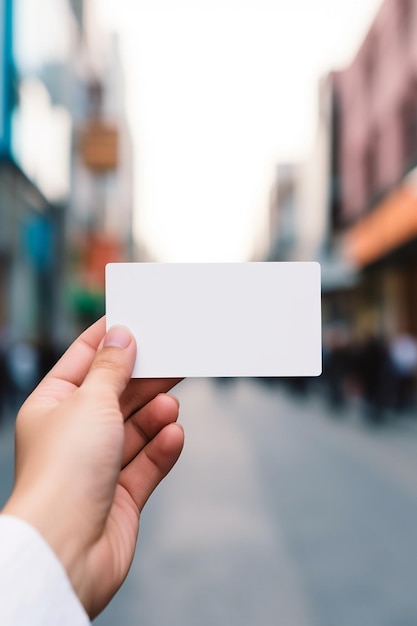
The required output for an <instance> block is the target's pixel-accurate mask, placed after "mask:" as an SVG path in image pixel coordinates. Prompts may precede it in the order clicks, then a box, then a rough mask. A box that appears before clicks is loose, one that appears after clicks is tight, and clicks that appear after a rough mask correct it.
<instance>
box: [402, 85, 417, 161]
mask: <svg viewBox="0 0 417 626" xmlns="http://www.w3.org/2000/svg"><path fill="white" fill-rule="evenodd" d="M400 115H401V119H400V124H401V130H402V144H403V159H404V169H408V168H409V167H410V166H411V165H414V164H415V162H416V161H417V90H414V94H413V96H411V97H409V98H407V100H406V101H405V103H404V105H403V107H402V109H401V113H400Z"/></svg>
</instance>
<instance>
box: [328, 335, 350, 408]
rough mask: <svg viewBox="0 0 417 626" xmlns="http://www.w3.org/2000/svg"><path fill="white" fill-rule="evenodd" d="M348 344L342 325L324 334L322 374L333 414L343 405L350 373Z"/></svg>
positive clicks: (347, 336)
mask: <svg viewBox="0 0 417 626" xmlns="http://www.w3.org/2000/svg"><path fill="white" fill-rule="evenodd" d="M349 347H350V343H349V333H348V329H347V327H346V326H345V325H344V324H334V325H332V326H330V327H329V328H328V329H327V330H326V332H325V334H324V349H323V373H324V378H325V381H326V387H327V398H328V402H329V405H330V407H331V409H333V412H334V413H333V414H337V413H338V412H339V411H340V410H341V409H342V408H343V407H344V405H345V400H346V396H345V386H346V381H347V378H348V375H349V372H350V350H349Z"/></svg>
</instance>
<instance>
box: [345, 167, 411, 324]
mask: <svg viewBox="0 0 417 626" xmlns="http://www.w3.org/2000/svg"><path fill="white" fill-rule="evenodd" d="M343 257H344V258H345V259H348V260H349V261H350V262H352V263H354V264H355V265H356V266H357V267H358V268H359V270H360V275H361V280H360V284H359V286H358V288H357V289H356V290H355V296H354V297H355V318H356V319H355V326H356V327H359V328H361V327H365V328H366V330H375V331H379V332H382V333H384V334H386V335H390V334H392V333H397V332H400V331H404V330H407V331H408V332H410V333H411V334H413V335H415V336H417V187H416V185H415V183H414V178H413V176H409V177H407V179H406V180H405V181H404V183H403V184H402V185H401V186H399V187H398V188H397V189H396V190H395V191H393V192H392V193H390V194H389V195H388V196H387V197H386V198H385V199H384V200H383V201H382V202H381V204H380V205H379V206H377V207H376V208H375V209H374V210H373V211H372V213H371V214H369V215H368V216H366V217H364V218H363V219H361V220H360V221H359V222H358V223H357V224H355V225H354V226H353V227H352V228H351V229H350V230H349V231H348V232H347V233H346V234H345V235H344V239H343Z"/></svg>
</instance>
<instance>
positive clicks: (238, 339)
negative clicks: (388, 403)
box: [106, 263, 322, 378]
mask: <svg viewBox="0 0 417 626" xmlns="http://www.w3.org/2000/svg"><path fill="white" fill-rule="evenodd" d="M106 324H107V328H110V327H111V326H113V325H115V324H124V325H125V326H127V327H128V328H129V329H130V330H131V331H132V333H133V334H134V336H135V338H136V341H137V350H138V352H137V359H136V364H135V368H134V371H133V374H132V376H133V377H136V378H165V377H166V378H177V377H180V378H182V377H190V376H191V377H194V376H204V377H205V376H213V377H214V376H318V375H320V373H321V360H322V350H321V287H320V266H319V264H318V263H111V264H109V265H107V268H106Z"/></svg>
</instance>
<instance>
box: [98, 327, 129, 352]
mask: <svg viewBox="0 0 417 626" xmlns="http://www.w3.org/2000/svg"><path fill="white" fill-rule="evenodd" d="M131 341H132V335H131V334H130V332H129V331H128V329H127V328H125V326H113V327H112V328H110V330H109V331H108V332H107V334H106V336H105V337H104V342H103V348H127V346H128V345H129V344H130V342H131Z"/></svg>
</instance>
